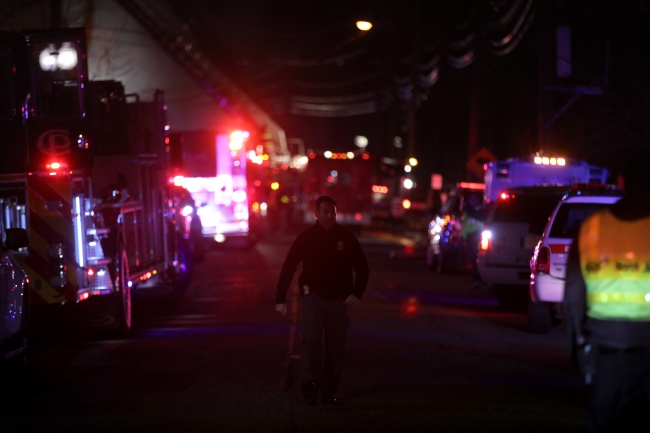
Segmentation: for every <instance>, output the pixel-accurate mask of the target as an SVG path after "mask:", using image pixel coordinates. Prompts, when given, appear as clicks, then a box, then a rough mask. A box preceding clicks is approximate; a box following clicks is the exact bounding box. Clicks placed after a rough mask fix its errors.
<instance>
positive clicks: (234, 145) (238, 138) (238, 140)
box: [228, 131, 250, 152]
mask: <svg viewBox="0 0 650 433" xmlns="http://www.w3.org/2000/svg"><path fill="white" fill-rule="evenodd" d="M249 136H250V133H249V132H248V131H233V132H232V133H231V134H230V142H229V143H228V149H230V150H232V151H234V152H238V151H240V150H241V149H242V147H244V142H245V141H246V140H247V139H248V137H249Z"/></svg>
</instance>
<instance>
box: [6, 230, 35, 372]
mask: <svg viewBox="0 0 650 433" xmlns="http://www.w3.org/2000/svg"><path fill="white" fill-rule="evenodd" d="M0 232H1V233H0V234H1V235H2V242H1V243H0V366H1V365H2V364H5V363H6V362H8V361H9V360H11V359H13V360H18V361H19V363H24V360H25V359H26V356H27V329H28V325H29V299H28V297H29V287H28V278H27V276H26V274H25V271H24V270H23V269H22V268H21V266H20V265H19V264H18V262H17V261H16V259H15V257H14V253H13V252H12V250H15V251H17V250H20V249H24V248H27V246H28V245H29V240H28V237H27V231H26V230H25V229H20V228H11V229H2V228H1V226H0Z"/></svg>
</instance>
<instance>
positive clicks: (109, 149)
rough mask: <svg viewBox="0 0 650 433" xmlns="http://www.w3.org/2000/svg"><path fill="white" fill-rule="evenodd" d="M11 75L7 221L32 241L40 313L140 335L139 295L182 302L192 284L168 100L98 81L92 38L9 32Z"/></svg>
mask: <svg viewBox="0 0 650 433" xmlns="http://www.w3.org/2000/svg"><path fill="white" fill-rule="evenodd" d="M0 76H1V77H2V78H1V79H0V104H1V105H0V147H1V149H2V158H1V159H0V215H1V216H0V223H1V224H2V225H3V226H4V227H5V228H24V229H26V230H27V231H28V233H29V237H30V246H29V247H28V248H23V249H21V250H20V251H17V252H16V256H17V257H18V259H19V261H20V262H21V265H22V266H23V267H24V269H25V271H26V273H27V275H28V277H29V281H30V292H29V299H30V303H31V304H32V307H33V310H34V311H36V309H38V308H39V307H38V306H37V305H35V304H38V305H39V306H43V307H44V308H45V306H53V305H56V306H59V307H61V306H63V307H62V308H63V309H65V310H66V311H68V310H70V309H72V311H74V312H75V315H76V314H79V315H80V316H78V317H82V318H87V319H89V320H85V321H84V322H83V323H85V324H86V325H87V326H90V324H93V325H96V326H97V327H99V328H101V329H107V330H112V331H116V332H117V333H122V334H125V333H128V331H129V330H130V329H131V323H132V317H131V295H132V292H133V291H135V290H146V289H154V288H156V290H160V288H165V290H168V291H169V292H175V293H178V292H180V291H182V290H184V289H185V288H186V287H187V285H188V284H189V278H190V275H191V255H190V254H189V253H188V249H187V247H186V245H185V244H184V240H183V236H181V235H180V230H181V228H182V227H184V223H183V222H182V221H181V218H183V217H182V216H181V215H180V212H179V204H178V202H177V200H176V198H175V197H174V196H173V195H172V194H171V193H170V191H171V189H170V187H169V182H168V177H167V173H166V170H165V167H166V156H167V155H166V152H167V149H166V147H165V146H166V144H165V138H166V137H165V130H166V126H165V125H166V118H165V110H166V107H165V105H164V96H163V94H162V92H161V91H157V92H156V94H155V95H154V101H153V102H147V103H145V102H141V101H140V98H139V97H138V95H135V94H132V95H128V94H125V93H124V88H123V86H122V84H121V83H119V82H115V81H98V82H92V81H89V80H88V68H87V61H86V46H85V30H84V29H56V30H39V31H23V32H13V33H1V34H0ZM70 306H72V307H70ZM51 308H54V307H51ZM39 311H40V310H39ZM36 314H37V313H36V312H35V313H34V316H35V315H36Z"/></svg>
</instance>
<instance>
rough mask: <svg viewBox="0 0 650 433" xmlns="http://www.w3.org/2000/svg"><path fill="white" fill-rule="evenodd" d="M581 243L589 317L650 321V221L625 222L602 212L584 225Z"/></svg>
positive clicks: (579, 239) (607, 212) (590, 218)
mask: <svg viewBox="0 0 650 433" xmlns="http://www.w3.org/2000/svg"><path fill="white" fill-rule="evenodd" d="M578 243H579V248H580V249H579V253H580V269H581V270H582V275H583V277H584V280H585V285H586V287H587V315H588V316H589V317H592V318H594V319H602V320H629V321H637V322H643V321H650V218H642V219H638V220H634V221H625V220H620V219H617V218H616V217H614V215H612V213H611V212H610V211H609V210H608V209H605V210H601V211H599V212H597V213H595V214H593V215H592V216H590V217H589V218H587V219H586V220H585V221H584V222H583V223H582V226H581V227H580V235H579V237H578Z"/></svg>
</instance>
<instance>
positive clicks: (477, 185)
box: [458, 182, 485, 191]
mask: <svg viewBox="0 0 650 433" xmlns="http://www.w3.org/2000/svg"><path fill="white" fill-rule="evenodd" d="M458 187H459V188H465V189H479V190H481V191H483V190H485V184H484V183H478V182H460V183H459V184H458Z"/></svg>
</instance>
